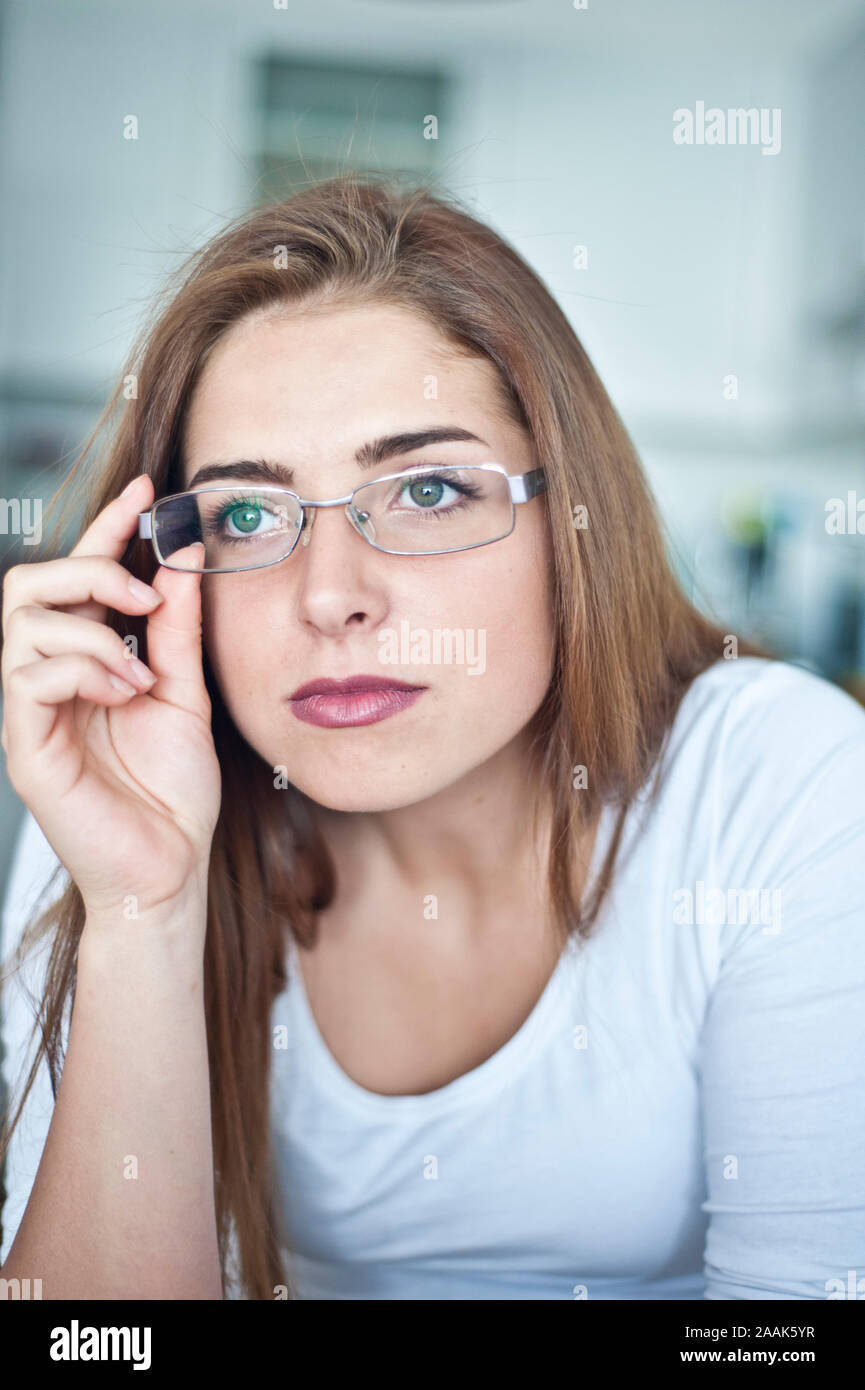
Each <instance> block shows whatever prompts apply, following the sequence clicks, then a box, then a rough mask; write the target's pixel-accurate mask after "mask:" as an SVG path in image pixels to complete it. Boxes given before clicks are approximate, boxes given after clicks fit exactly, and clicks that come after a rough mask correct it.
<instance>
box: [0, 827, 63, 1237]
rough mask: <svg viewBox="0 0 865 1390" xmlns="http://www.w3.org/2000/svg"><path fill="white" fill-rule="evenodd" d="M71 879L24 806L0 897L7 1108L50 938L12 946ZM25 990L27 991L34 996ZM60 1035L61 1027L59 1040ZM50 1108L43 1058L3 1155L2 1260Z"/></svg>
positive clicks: (26, 1057) (21, 1075)
mask: <svg viewBox="0 0 865 1390" xmlns="http://www.w3.org/2000/svg"><path fill="white" fill-rule="evenodd" d="M58 868H59V873H57V874H56V876H54V871H55V870H56V869H58ZM68 882H69V877H68V874H67V873H66V870H65V869H64V868H63V867H62V865H61V864H60V861H59V860H58V858H57V856H56V855H55V853H54V851H53V849H52V848H51V845H50V844H49V842H48V840H47V839H46V838H45V835H44V834H43V833H42V830H41V828H40V826H39V824H38V822H37V821H36V820H35V819H34V817H33V816H32V815H31V814H30V813H29V811H28V812H25V816H24V820H23V822H22V825H21V829H20V831H19V835H18V840H17V844H16V847H15V853H14V856H13V860H12V868H11V872H10V876H9V880H8V888H7V892H6V897H5V899H4V904H3V913H2V926H3V929H2V935H0V972H2V978H3V989H2V993H0V1013H2V1027H0V1036H2V1044H3V1047H2V1053H3V1057H2V1079H3V1108H4V1110H5V1109H7V1108H9V1107H10V1103H11V1102H12V1101H14V1103H15V1105H16V1106H17V1102H18V1098H19V1093H20V1087H21V1085H22V1083H23V1081H24V1080H25V1079H26V1076H27V1074H28V1073H29V1069H30V1066H31V1065H32V1062H33V1058H34V1056H35V1053H36V1046H37V1042H38V1039H36V1038H34V1037H33V1036H32V1034H33V1023H34V1019H35V1009H36V1006H37V1004H38V1001H39V1000H40V999H41V997H42V987H43V982H44V973H45V965H46V963H47V959H48V953H49V951H50V945H51V943H50V940H49V939H48V938H45V939H43V940H42V941H40V943H39V945H38V946H37V947H36V948H35V949H34V950H33V952H32V954H28V955H27V956H26V957H25V960H24V963H23V965H22V966H20V967H18V966H17V964H16V962H15V959H14V956H15V952H16V950H17V948H18V944H19V942H20V940H21V936H22V933H23V931H24V929H25V927H26V926H27V925H28V924H29V923H30V922H31V921H32V920H33V918H34V916H35V915H36V913H37V911H39V910H41V908H43V907H47V906H48V905H49V904H50V903H51V902H53V901H56V899H57V898H58V897H59V896H60V894H61V893H62V891H63V889H64V888H65V887H66V885H67V884H68ZM29 996H32V1001H31V998H30V997H29ZM67 1027H68V1020H67ZM65 1036H66V1035H65V1033H64V1041H65ZM25 1067H26V1069H25ZM13 1089H14V1096H13V1094H12V1092H13ZM53 1111H54V1096H53V1093H52V1090H51V1079H50V1074H49V1070H48V1063H47V1061H46V1060H45V1059H44V1058H43V1059H42V1061H41V1062H40V1065H39V1070H38V1072H37V1075H36V1079H35V1081H34V1083H33V1087H32V1089H31V1091H30V1094H29V1095H28V1097H27V1101H26V1103H25V1105H24V1109H23V1111H22V1113H21V1117H20V1119H19V1121H18V1124H17V1125H16V1127H15V1130H14V1132H13V1134H12V1138H11V1140H10V1144H9V1149H8V1152H7V1155H6V1163H5V1168H4V1174H3V1178H4V1186H5V1199H4V1202H3V1220H2V1227H3V1238H2V1242H0V1263H3V1262H4V1261H5V1260H6V1258H7V1256H8V1254H9V1250H10V1249H11V1246H12V1242H13V1240H14V1239H15V1236H16V1234H17V1232H18V1227H19V1226H20V1224H21V1218H22V1216H23V1215H24V1211H25V1208H26V1206H27V1203H28V1201H29V1200H30V1193H31V1191H32V1188H33V1182H34V1179H35V1177H36V1172H37V1170H38V1168H39V1163H40V1160H41V1158H42V1151H43V1149H44V1148H45V1140H46V1139H47V1137H48V1129H49V1126H50V1124H51V1116H52V1114H53Z"/></svg>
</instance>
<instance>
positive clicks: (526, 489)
mask: <svg viewBox="0 0 865 1390" xmlns="http://www.w3.org/2000/svg"><path fill="white" fill-rule="evenodd" d="M546 486H547V480H546V478H545V477H544V470H543V469H542V468H533V469H532V470H531V472H530V473H518V474H517V475H516V476H515V477H510V478H508V487H509V488H510V490H511V497H512V498H513V500H514V501H515V502H530V501H531V499H532V498H533V497H537V495H538V493H539V492H543V491H544V489H545V488H546Z"/></svg>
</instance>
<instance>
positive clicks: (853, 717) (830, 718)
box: [676, 656, 865, 753]
mask: <svg viewBox="0 0 865 1390" xmlns="http://www.w3.org/2000/svg"><path fill="white" fill-rule="evenodd" d="M676 723H680V724H681V725H684V726H687V727H689V728H693V729H696V728H697V727H698V726H699V727H701V728H702V730H703V732H709V730H710V729H711V730H712V731H713V732H714V733H715V734H716V735H718V734H722V735H723V736H724V738H725V741H732V742H735V741H736V739H737V738H738V739H739V740H741V739H742V738H743V737H747V736H748V735H749V734H750V733H752V732H754V731H759V732H760V733H761V734H762V735H763V736H764V739H765V740H766V743H765V745H764V746H766V747H767V749H771V748H773V747H783V746H784V744H785V743H789V742H790V740H797V741H799V742H802V743H803V744H808V745H811V744H814V745H817V744H821V743H822V744H826V745H828V744H831V743H833V742H836V741H837V739H838V738H839V737H845V738H846V737H849V738H851V739H852V740H854V741H855V740H859V741H861V740H863V739H865V709H863V708H862V706H861V705H860V704H858V703H857V701H856V700H854V699H853V698H852V696H850V695H848V694H847V693H846V692H845V691H843V690H841V689H840V688H839V687H838V686H836V685H832V684H831V683H830V682H829V681H827V680H824V678H823V677H822V676H818V675H816V674H815V673H814V672H813V671H810V670H806V669H805V668H804V667H802V666H796V665H793V664H792V663H790V662H787V661H771V660H768V659H765V658H762V657H751V656H748V657H739V658H738V659H737V660H735V661H723V660H722V661H716V662H715V664H714V665H713V666H710V667H709V668H708V669H707V670H705V671H703V672H702V673H701V674H700V675H699V676H697V677H696V679H695V680H694V681H692V683H691V685H690V687H689V689H688V691H687V692H686V694H685V697H684V699H683V700H682V704H681V705H680V707H679V711H678V714H677V719H676ZM757 751H758V750H757V749H756V748H755V749H754V752H755V753H756V752H757Z"/></svg>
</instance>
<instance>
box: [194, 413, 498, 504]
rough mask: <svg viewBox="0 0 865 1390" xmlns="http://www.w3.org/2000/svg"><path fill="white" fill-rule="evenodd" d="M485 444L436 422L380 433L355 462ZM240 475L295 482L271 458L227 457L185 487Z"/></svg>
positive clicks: (366, 464) (287, 470)
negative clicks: (438, 446)
mask: <svg viewBox="0 0 865 1390" xmlns="http://www.w3.org/2000/svg"><path fill="white" fill-rule="evenodd" d="M467 443H474V444H484V445H485V446H486V447H487V448H489V447H490V446H489V445H488V444H487V441H486V440H485V439H480V438H479V437H478V435H476V434H472V432H471V430H466V429H462V428H461V427H460V426H458V425H436V426H433V427H432V428H429V429H423V430H403V431H401V433H399V434H386V435H382V437H381V438H380V439H373V440H370V441H369V442H368V443H366V444H362V445H361V447H360V448H359V449H357V450H356V452H355V455H354V461H355V463H356V464H357V465H358V467H359V468H375V466H376V464H379V463H383V462H384V461H385V459H389V458H396V457H397V456H399V455H400V454H408V453H410V452H411V451H412V450H413V449H423V448H425V447H426V446H427V445H428V444H467ZM227 477H231V478H242V479H243V480H244V481H245V482H251V483H276V484H277V485H278V486H280V487H291V486H292V484H293V482H294V469H293V468H289V467H288V466H287V465H286V464H284V463H279V462H277V461H276V460H274V459H230V460H226V461H221V462H220V461H217V462H213V463H205V464H202V466H201V468H197V469H196V471H195V472H194V473H193V475H192V477H191V478H190V480H189V482H188V483H187V485H186V488H187V490H189V489H191V488H193V487H195V486H196V485H197V484H198V483H214V482H220V481H221V480H222V479H223V478H227Z"/></svg>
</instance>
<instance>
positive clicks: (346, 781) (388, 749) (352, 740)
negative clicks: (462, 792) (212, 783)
mask: <svg viewBox="0 0 865 1390" xmlns="http://www.w3.org/2000/svg"><path fill="white" fill-rule="evenodd" d="M438 427H447V428H450V429H459V430H462V431H466V432H470V433H471V434H472V435H475V436H477V440H476V441H473V440H468V441H466V440H464V441H449V442H443V443H437V444H434V445H432V444H426V445H425V446H423V447H417V445H415V446H414V447H408V448H406V447H402V446H400V447H398V449H397V451H396V452H393V453H389V454H388V456H387V457H386V458H384V459H383V460H382V461H381V462H378V463H376V464H375V465H374V466H372V467H370V466H368V465H367V466H364V467H363V468H362V467H361V465H360V464H359V463H358V462H357V461H356V459H355V454H356V452H358V451H360V450H362V449H363V448H364V447H366V448H367V449H369V448H370V446H371V445H372V443H373V441H376V440H381V439H384V438H386V437H388V436H394V435H405V434H413V433H415V432H417V431H421V430H427V429H431V428H438ZM479 441H484V442H479ZM183 444H184V448H183V460H184V462H183V468H184V486H185V487H187V488H188V487H189V486H190V485H192V486H196V487H197V486H199V484H197V483H194V482H193V479H194V477H195V474H196V472H197V470H198V469H200V468H202V467H203V466H204V465H206V464H212V463H217V462H218V463H228V462H232V461H236V460H241V459H246V460H249V459H252V460H256V459H267V460H270V461H272V462H275V463H278V464H281V465H283V466H284V467H285V468H286V469H292V470H293V473H294V478H293V482H292V483H291V484H290V486H291V487H292V490H293V491H295V492H297V493H298V495H299V496H301V497H305V498H310V499H316V500H319V499H328V498H334V497H342V496H344V495H346V494H347V493H349V492H350V491H351V490H352V488H354V487H356V486H358V485H359V484H360V483H364V482H368V481H372V480H373V479H375V478H377V477H383V476H384V475H385V474H389V473H395V472H399V471H401V470H404V469H408V468H409V467H411V468H418V467H422V466H428V465H431V464H439V465H442V466H457V465H465V464H469V463H487V462H497V463H501V464H503V465H504V467H505V468H506V470H507V472H508V473H509V474H516V473H524V472H527V471H528V470H529V469H531V468H534V467H535V466H536V460H535V457H534V454H533V450H532V447H531V443H530V440H529V439H528V437H527V435H526V434H525V432H524V431H523V430H521V429H520V428H519V426H517V425H515V424H512V423H510V422H507V421H506V420H504V419H503V418H502V414H501V406H500V402H499V397H498V393H497V378H496V373H495V368H494V367H493V366H492V364H491V363H490V362H488V361H487V360H486V359H485V358H478V359H467V358H465V357H461V356H456V355H454V354H453V353H452V352H451V351H450V349H449V344H448V343H447V341H446V340H444V339H443V338H442V337H441V336H440V335H439V333H438V332H437V331H436V330H435V329H434V328H433V327H432V326H431V325H429V324H428V323H427V322H426V321H425V320H424V319H422V318H420V317H418V316H416V315H414V314H412V313H411V312H410V311H408V310H406V309H402V308H399V307H394V306H391V305H381V306H379V305H376V306H360V305H353V306H350V307H340V308H328V309H318V310H315V311H305V312H295V313H288V314H285V315H283V316H281V317H278V318H277V317H269V318H265V317H263V316H261V315H257V316H253V317H248V318H246V319H244V320H241V321H240V322H238V323H236V324H234V325H233V327H232V328H231V329H230V330H229V331H228V332H227V333H226V334H225V336H224V337H223V338H222V339H221V340H220V342H219V343H218V344H217V345H216V347H215V348H214V350H213V351H212V353H211V355H210V357H209V359H208V361H207V363H206V365H205V367H204V369H203V371H202V374H201V377H200V378H199V381H198V383H197V386H196V389H195V391H194V393H193V397H192V400H191V402H190V408H189V411H188V414H187V418H186V423H185V431H184V441H183ZM235 481H238V483H239V486H238V495H239V496H242V495H243V494H244V493H249V492H250V491H251V492H252V493H253V494H254V492H255V484H254V483H249V482H247V483H246V484H245V485H244V483H243V482H242V481H240V477H239V475H238V474H237V473H232V474H230V475H226V476H225V477H220V478H218V479H215V480H211V481H210V482H209V483H202V484H201V486H210V487H214V486H219V485H222V484H231V483H234V482H235ZM445 500H446V501H447V500H450V499H448V498H446V499H445ZM545 508H546V501H545V499H544V497H543V495H542V496H541V497H539V498H536V499H534V500H532V501H531V502H528V503H526V504H525V505H521V506H517V507H516V522H515V526H514V530H513V532H512V533H511V535H509V536H507V537H505V538H504V539H503V540H499V541H496V542H495V543H493V544H491V545H484V546H478V547H475V548H473V549H470V550H463V551H459V552H454V553H451V554H445V555H421V556H414V555H412V556H398V555H388V554H384V553H382V552H380V551H377V550H375V549H373V547H372V546H370V545H369V544H368V543H367V542H366V541H365V540H364V539H363V537H362V536H360V535H359V534H358V533H357V532H356V531H355V530H354V529H353V527H352V526H351V524H350V523H349V521H348V519H347V517H346V515H345V512H344V510H343V508H342V507H333V508H329V509H318V510H316V511H315V512H312V513H308V514H307V515H308V520H307V525H309V517H310V516H311V517H313V518H314V523H313V525H312V529H311V531H309V533H308V535H307V534H306V533H305V535H304V538H305V539H306V542H307V543H306V544H303V543H302V541H299V542H298V544H297V545H296V547H295V549H294V550H293V551H292V553H291V554H290V555H289V556H287V557H286V558H285V559H284V560H282V561H280V562H279V563H277V564H274V565H270V566H267V567H266V568H261V569H257V570H247V571H245V572H242V573H236V574H213V575H206V576H205V577H204V578H203V580H202V603H203V615H204V641H205V644H206V649H207V653H208V656H209V659H210V662H211V665H212V668H213V671H214V674H215V676H216V678H217V680H218V683H219V687H220V691H221V693H222V696H223V699H224V700H225V704H226V706H227V708H228V710H229V712H230V714H231V716H232V718H233V720H234V722H235V724H236V725H237V727H238V729H239V730H240V732H241V733H242V734H243V736H244V738H245V739H246V740H247V741H248V743H249V744H251V746H252V747H253V748H254V749H256V751H257V752H258V753H259V754H260V755H261V757H262V758H263V759H264V760H265V762H266V763H268V764H270V765H271V766H272V767H273V768H274V769H277V768H285V770H286V776H287V778H288V781H289V782H291V783H292V784H293V785H294V786H296V787H298V788H299V789H300V790H301V791H302V792H304V793H305V794H306V795H307V796H309V797H311V798H312V799H313V800H314V801H316V802H318V803H320V804H321V805H322V806H326V807H329V808H331V809H333V810H337V811H385V810H394V809H397V808H399V807H403V806H409V805H412V804H414V803H416V802H418V801H421V800H423V799H425V798H427V797H430V796H433V795H435V793H436V792H439V791H441V790H442V789H443V788H446V787H451V786H453V785H454V784H455V783H457V782H458V781H459V780H460V779H463V778H466V777H467V776H468V775H469V774H471V773H473V772H474V771H475V770H476V769H480V768H481V767H482V765H484V764H485V763H487V762H488V760H490V759H494V758H495V757H496V755H500V756H501V757H504V758H507V757H508V756H513V755H514V753H515V750H516V749H517V748H518V746H519V743H518V742H515V740H517V736H518V735H519V734H520V731H521V730H522V729H523V728H524V727H525V725H526V723H527V722H528V720H529V719H530V718H531V716H532V714H533V713H534V712H535V710H536V709H537V708H538V706H539V704H540V703H541V700H542V699H543V696H544V694H545V692H546V690H547V687H548V685H549V682H550V678H551V674H552V665H553V631H552V620H551V607H552V604H551V560H550V543H549V534H548V523H547V519H546V515H545ZM436 524H438V523H436ZM444 629H449V630H453V629H462V632H463V641H464V652H463V653H462V658H463V659H462V661H461V662H460V656H461V653H460V648H459V645H458V644H457V645H453V646H450V643H451V642H453V641H455V639H454V638H452V637H451V638H446V637H444V636H441V637H440V638H439V641H440V643H441V645H440V646H439V647H438V648H437V647H436V645H435V642H436V636H435V635H436V633H437V632H438V633H439V634H442V633H443V630H444ZM403 633H410V634H411V638H410V642H414V644H415V645H414V653H415V656H414V657H413V656H412V655H411V654H410V653H411V650H412V648H411V646H410V644H409V643H407V642H406V641H405V640H404V639H403V638H402V634H403ZM424 633H425V634H426V640H427V641H428V642H429V650H428V652H424V651H423V645H422V643H421V644H420V646H419V645H418V642H417V639H418V637H419V635H421V636H422V635H423V634H424ZM380 638H381V639H384V638H387V639H388V640H387V642H384V640H380ZM449 651H450V652H451V654H452V660H451V662H450V663H448V662H447V660H446V657H447V654H448V652H449ZM382 655H384V656H385V660H382ZM417 655H421V656H426V657H427V658H428V659H427V660H426V662H425V664H419V663H418V662H417V660H416V659H415V658H416V656H417ZM370 674H372V675H378V676H380V677H382V676H383V677H386V678H388V679H390V678H393V679H394V680H395V681H397V682H405V683H406V684H408V685H413V686H421V687H423V689H422V691H421V693H420V694H419V695H418V696H417V697H416V698H414V699H413V700H411V701H410V702H409V703H407V704H404V705H403V707H402V708H400V709H398V710H397V712H395V713H391V714H389V715H388V717H385V718H377V719H376V721H375V722H370V723H360V724H358V723H355V724H350V725H347V726H346V725H341V726H337V727H333V726H330V727H329V726H322V725H321V724H318V723H311V722H308V720H307V719H306V718H302V717H301V716H302V715H303V714H304V713H307V714H309V712H310V711H312V714H313V716H314V715H315V713H316V709H317V708H319V709H320V708H321V705H322V702H321V701H318V702H317V701H311V702H307V703H306V705H301V704H299V703H295V704H293V703H292V701H291V698H290V697H291V696H292V694H293V692H294V691H296V690H297V689H298V687H300V686H303V685H306V684H307V683H308V682H311V681H316V680H321V679H327V678H331V679H336V680H342V679H344V678H346V677H349V676H356V675H370ZM341 707H342V708H343V710H344V709H345V707H346V706H345V702H344V701H343V702H342V706H341ZM353 707H354V708H355V709H358V708H360V709H361V717H363V713H364V711H365V710H366V706H365V705H363V697H359V699H358V697H355V701H354V706H353ZM375 713H378V714H380V713H381V709H380V708H379V709H377V710H375Z"/></svg>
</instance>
